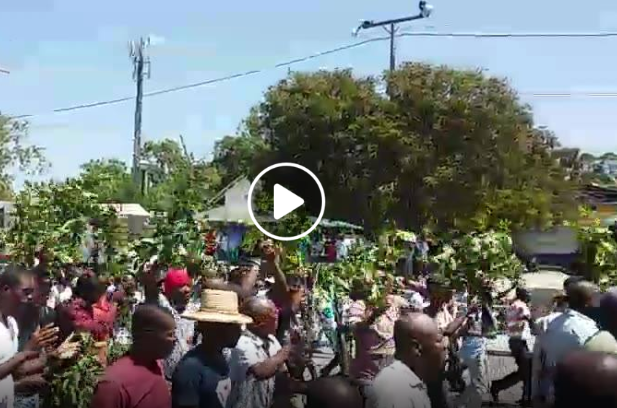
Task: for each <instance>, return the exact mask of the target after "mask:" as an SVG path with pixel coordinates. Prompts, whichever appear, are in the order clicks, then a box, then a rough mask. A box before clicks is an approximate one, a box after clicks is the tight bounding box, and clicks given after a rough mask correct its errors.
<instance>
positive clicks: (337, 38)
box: [0, 0, 617, 182]
mask: <svg viewBox="0 0 617 408" xmlns="http://www.w3.org/2000/svg"><path fill="white" fill-rule="evenodd" d="M432 4H433V5H434V7H435V11H434V14H433V16H431V18H430V19H429V20H423V21H420V22H416V23H412V24H410V25H408V26H406V27H405V30H408V31H409V30H417V31H434V32H591V31H594V32H598V31H617V2H615V1H614V0H590V1H588V2H586V4H585V5H583V4H582V3H581V2H580V1H576V2H575V1H573V0H542V1H537V0H535V1H534V0H518V1H503V0H501V1H495V0H466V1H462V0H434V1H433V2H432ZM416 11H417V3H416V1H415V0H407V1H402V0H382V1H368V0H353V1H352V0H336V1H334V0H329V1H327V0H312V1H309V2H291V1H283V0H269V1H259V2H255V1H248V0H228V1H214V2H212V1H203V0H202V1H195V0H184V1H179V2H170V1H165V2H164V1H158V0H154V1H153V0H149V1H142V0H131V1H120V0H106V1H104V2H98V1H78V0H55V1H54V0H3V1H2V2H0V15H1V16H2V23H1V24H0V67H4V68H8V69H10V70H11V74H10V75H0V110H1V111H2V112H3V113H6V114H40V115H39V116H37V117H35V118H33V119H32V120H31V134H30V140H31V141H32V142H33V143H36V144H38V145H40V146H43V147H45V148H46V151H47V157H48V159H49V160H50V162H51V164H52V168H51V170H50V171H49V172H48V174H47V175H46V177H54V178H62V177H66V176H70V175H74V174H76V173H77V172H78V169H79V166H80V165H81V164H82V163H84V162H86V161H88V160H90V159H93V158H99V157H117V158H121V159H125V160H130V157H131V149H132V142H131V138H132V131H133V109H134V106H133V103H132V102H129V103H123V104H118V105H113V106H106V107H101V108H94V109H87V110H82V111H73V112H68V113H61V114H55V115H50V114H48V113H49V112H50V111H51V110H52V109H54V108H59V107H64V106H71V105H74V104H79V103H87V102H94V101H97V100H105V99H113V98H116V97H123V96H130V95H132V94H133V93H134V83H133V82H132V79H131V69H132V68H131V63H130V61H129V58H128V51H127V45H126V44H127V41H128V40H130V39H134V38H137V37H139V36H141V35H149V34H153V35H155V36H156V37H160V38H162V39H164V41H162V43H159V44H155V45H154V46H152V47H151V49H150V55H151V60H152V78H151V79H150V80H149V81H147V82H146V85H145V87H146V88H145V89H146V91H153V90H157V89H161V88H167V87H173V86H177V85H184V84H187V83H192V82H199V81H202V80H206V79H209V78H215V77H219V76H224V75H227V74H231V73H235V72H239V71H245V70H250V69H259V68H269V67H271V66H273V65H274V64H276V63H278V62H281V61H285V60H288V59H292V58H296V57H301V56H304V55H307V54H312V53H315V52H318V51H322V50H326V49H329V48H334V47H337V46H340V45H344V44H347V43H351V42H353V41H356V40H354V39H353V38H351V35H350V33H351V29H352V28H354V26H356V25H357V24H358V22H359V21H360V20H362V19H365V18H369V19H381V18H391V17H399V16H404V15H409V14H415V13H416ZM381 35H383V32H382V31H379V30H371V31H367V32H364V33H361V35H360V39H362V38H369V37H371V36H381ZM615 49H617V38H608V39H460V38H455V39H453V38H418V37H413V38H403V39H400V40H399V41H398V50H397V55H398V60H399V61H403V60H415V61H426V62H432V63H439V64H449V65H452V66H456V67H466V68H472V67H482V68H485V69H486V70H487V71H488V72H489V73H491V74H495V75H499V76H506V77H508V78H509V79H510V80H511V82H512V84H513V85H514V86H515V87H516V88H517V89H518V90H520V91H521V92H522V93H523V94H524V95H525V96H524V100H525V101H527V102H529V103H531V104H532V106H533V108H534V111H535V113H536V122H537V123H538V124H540V125H546V126H548V127H550V128H551V129H553V130H555V131H556V132H557V134H558V136H559V137H560V140H561V141H562V143H563V144H565V145H570V146H579V147H581V148H583V149H585V150H587V151H591V152H594V153H598V152H604V151H617V114H615V112H617V98H589V97H584V96H576V97H572V98H538V97H532V96H530V95H529V94H531V93H543V92H547V93H550V92H574V93H576V92H613V91H614V92H617V74H615V72H616V71H615V66H616V65H617V53H615V52H614V50H615ZM387 64H388V45H387V43H373V44H370V45H367V46H365V47H362V48H356V49H352V50H349V51H344V52H340V53H337V54H333V55H329V56H326V57H323V58H320V59H316V60H312V61H309V62H306V63H302V64H298V65H296V66H294V67H293V69H294V70H315V69H319V68H336V67H344V68H346V67H353V68H354V69H355V70H356V71H357V72H358V73H359V74H378V73H380V71H381V70H383V69H384V68H386V67H387ZM286 73H287V69H285V68H282V69H278V70H275V69H269V70H267V71H266V72H264V73H262V74H258V75H255V76H250V77H246V78H241V79H236V80H232V81H228V82H223V83H218V84H214V85H211V86H205V87H201V88H197V89H191V90H188V91H184V92H178V93H174V94H167V95H163V96H158V97H153V98H148V99H145V101H144V119H143V132H144V137H145V138H146V139H149V140H153V139H154V140H156V139H161V138H165V137H170V138H177V135H178V134H182V135H184V137H185V140H186V141H187V144H188V147H189V149H190V150H192V151H194V152H196V153H197V154H199V155H208V154H209V153H210V152H211V151H212V148H213V145H214V142H215V141H216V140H217V139H219V138H221V137H223V136H224V135H226V134H233V133H234V131H235V130H236V128H237V126H238V125H239V123H240V122H241V120H242V119H243V118H244V117H245V116H246V114H247V113H248V110H249V109H250V107H251V106H252V105H254V104H256V103H258V102H259V101H260V99H261V97H262V94H263V92H264V91H265V90H266V89H267V88H268V86H270V85H273V84H275V83H276V81H277V80H279V79H280V78H282V77H283V76H285V75H286ZM17 179H18V181H19V182H21V181H23V179H24V176H23V175H17Z"/></svg>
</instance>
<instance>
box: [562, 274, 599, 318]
mask: <svg viewBox="0 0 617 408" xmlns="http://www.w3.org/2000/svg"><path fill="white" fill-rule="evenodd" d="M598 291H599V290H598V287H597V286H596V285H594V284H593V283H591V282H587V281H585V280H582V281H578V282H576V283H571V284H569V285H568V286H567V289H566V296H567V297H568V305H569V307H570V308H572V309H574V310H579V311H580V310H584V309H586V308H588V307H591V306H592V305H593V300H594V297H595V296H596V294H597V293H598Z"/></svg>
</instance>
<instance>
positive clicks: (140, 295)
mask: <svg viewBox="0 0 617 408" xmlns="http://www.w3.org/2000/svg"><path fill="white" fill-rule="evenodd" d="M261 249H262V250H263V252H262V254H261V255H262V256H261V258H251V259H246V260H244V261H243V262H242V263H241V265H240V266H239V267H237V268H235V269H233V270H232V271H231V272H230V274H229V276H228V277H227V279H222V278H220V279H206V278H200V277H199V276H191V274H190V273H189V272H188V271H187V270H185V269H167V268H165V269H163V268H162V267H161V266H159V265H157V263H156V262H153V263H152V264H147V265H145V267H144V271H142V272H140V274H139V276H135V277H130V276H127V277H124V278H123V279H121V280H120V281H117V282H104V281H103V280H102V279H101V278H100V277H99V276H97V274H95V273H93V272H91V271H88V270H80V271H78V272H76V273H73V272H71V271H70V270H68V269H67V270H65V271H57V275H56V276H55V277H54V279H50V278H49V271H48V270H47V268H46V265H45V262H44V260H43V261H41V262H40V264H39V266H37V267H35V268H34V269H32V270H25V269H22V268H19V267H9V268H7V269H6V270H5V271H4V272H3V273H2V274H0V317H1V321H0V323H1V324H0V407H1V408H5V407H8V408H12V407H23V408H30V407H32V408H36V407H41V408H45V407H44V406H43V401H44V398H42V396H43V395H44V394H45V393H46V392H48V391H47V386H48V384H47V382H48V378H49V375H48V374H49V373H48V370H49V367H50V366H51V365H52V363H51V362H52V361H53V360H54V359H59V358H61V355H60V354H61V353H62V347H63V346H65V345H66V344H67V342H70V341H71V339H72V336H73V335H74V334H75V333H82V332H85V333H89V334H90V335H91V336H92V338H93V339H94V340H95V341H96V342H97V343H100V344H104V345H105V344H107V343H109V342H120V343H125V344H127V345H128V346H129V349H128V352H127V353H126V355H124V356H122V357H121V358H119V359H117V360H115V361H109V359H108V356H107V354H106V350H107V348H106V347H100V348H99V349H98V350H99V352H98V358H99V361H100V363H101V364H102V365H103V366H104V367H105V373H104V375H103V376H102V377H101V378H100V379H99V381H98V384H97V385H96V389H95V392H94V395H93V398H92V401H91V407H92V408H146V407H147V408H172V407H173V408H206V407H207V408H244V407H248V408H271V407H272V408H279V407H280V408H283V407H285V408H287V407H290V408H298V407H301V406H305V407H309V408H313V407H318V406H319V407H338V408H342V407H350V408H351V407H366V408H412V407H413V408H425V407H426V408H429V407H432V408H445V407H466V408H479V407H481V406H482V405H483V404H486V403H489V402H491V400H492V402H498V401H499V396H500V393H501V392H502V391H503V390H505V389H507V388H510V387H512V386H514V385H516V384H519V383H522V384H523V386H522V388H523V391H522V395H521V400H520V401H519V403H520V404H521V405H522V406H531V405H533V406H536V407H555V408H563V407H575V406H576V407H580V406H582V404H593V406H594V407H609V406H610V407H617V389H616V387H612V386H611V381H613V380H614V379H615V378H616V376H617V341H616V340H615V336H616V335H617V294H615V293H613V292H608V293H604V294H601V293H600V292H599V290H598V288H596V287H595V286H594V285H593V284H592V283H589V282H586V281H584V280H582V279H580V278H576V277H572V278H570V279H568V280H567V281H566V282H565V284H564V293H563V295H561V296H559V297H557V298H556V299H555V304H554V307H553V309H552V310H551V311H550V313H548V314H546V315H544V316H537V315H535V314H534V313H533V312H532V310H531V309H532V308H531V307H530V296H529V293H528V292H527V291H526V290H525V289H524V288H517V289H516V290H515V293H516V295H515V297H514V299H510V300H507V303H506V308H505V313H504V317H505V331H506V333H507V335H508V336H509V346H510V351H511V353H512V356H513V357H514V360H515V362H516V366H517V369H516V370H515V371H514V372H512V373H511V374H509V375H508V376H506V377H505V378H502V379H491V378H490V376H489V364H490V362H489V358H488V352H487V347H488V346H487V344H488V341H489V338H490V337H491V336H492V334H493V333H494V332H495V330H496V329H497V327H498V326H499V322H498V320H499V319H498V318H497V313H495V312H494V309H495V308H496V307H497V306H496V303H497V302H498V299H499V298H501V297H502V296H504V295H505V294H495V293H494V290H492V289H491V288H490V287H488V286H487V287H484V288H481V289H477V288H476V289H472V288H470V290H469V293H462V292H459V293H457V292H455V291H454V290H452V289H451V288H449V287H447V285H446V284H445V282H444V281H442V280H440V279H438V278H437V277H431V276H429V277H428V279H426V280H418V281H411V280H408V279H400V280H399V281H397V282H398V284H397V285H391V286H389V288H390V289H388V293H387V296H386V297H385V301H384V302H383V303H382V304H379V305H376V304H373V303H372V302H369V300H368V299H369V294H370V284H371V283H370V282H366V281H354V282H351V283H350V284H351V291H350V295H349V300H348V302H347V303H346V306H345V307H341V308H340V309H341V311H342V313H341V316H340V317H339V318H335V319H334V321H335V322H336V323H335V324H325V323H324V322H325V321H326V320H332V318H333V317H332V313H331V312H332V310H331V309H332V308H330V309H328V310H330V313H328V314H327V315H324V316H323V318H324V319H323V322H322V323H324V324H322V325H321V330H322V331H323V334H325V337H326V338H328V339H329V340H330V346H331V347H332V349H333V350H334V351H335V354H334V358H333V360H332V362H331V364H328V365H327V366H326V367H324V368H323V370H322V371H321V372H320V373H317V372H316V370H315V369H314V367H312V365H313V364H312V361H311V353H310V352H309V350H310V349H311V347H312V346H313V344H312V340H313V339H310V338H307V327H303V326H305V324H306V322H305V319H302V318H301V317H299V316H300V314H301V312H302V311H303V310H305V306H306V304H307V303H315V300H314V299H312V298H313V294H312V293H311V285H310V282H307V280H306V279H303V278H302V277H295V276H287V275H285V274H284V273H283V272H282V271H281V268H280V266H279V259H278V257H279V255H278V252H277V250H276V249H275V248H274V247H273V246H272V245H268V244H264V245H263V247H262V248H261ZM268 282H269V283H268ZM307 297H308V298H309V299H310V302H307ZM334 309H335V311H336V310H339V307H334ZM324 310H325V309H324ZM121 311H128V319H122V318H120V316H121V315H122V314H123V313H124V312H121ZM335 313H336V312H335ZM345 339H352V340H353V352H352V353H351V361H350V364H349V367H348V372H347V370H346V369H345V367H344V366H345V364H344V361H345V358H344V356H343V355H342V354H341V353H343V352H344V351H343V349H344V347H341V343H342V342H345ZM336 367H339V372H340V373H339V375H336V374H335V375H331V373H334V372H335V370H336ZM307 371H308V373H311V375H308V376H307ZM491 380H493V381H492V382H491Z"/></svg>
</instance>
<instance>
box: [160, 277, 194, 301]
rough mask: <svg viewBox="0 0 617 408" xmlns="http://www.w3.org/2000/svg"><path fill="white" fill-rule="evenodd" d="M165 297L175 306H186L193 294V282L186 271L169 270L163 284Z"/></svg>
mask: <svg viewBox="0 0 617 408" xmlns="http://www.w3.org/2000/svg"><path fill="white" fill-rule="evenodd" d="M163 289H164V290H165V296H167V298H168V299H169V300H170V301H171V302H172V303H174V304H175V305H186V304H187V303H188V302H189V300H191V295H192V293H193V280H192V279H191V277H190V275H189V273H188V271H187V270H186V269H170V270H169V271H167V274H166V275H165V280H164V282H163Z"/></svg>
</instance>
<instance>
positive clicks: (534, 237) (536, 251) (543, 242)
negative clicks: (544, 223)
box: [513, 227, 578, 255]
mask: <svg viewBox="0 0 617 408" xmlns="http://www.w3.org/2000/svg"><path fill="white" fill-rule="evenodd" d="M513 240H514V245H515V248H516V249H517V251H519V252H521V253H523V254H528V255H570V254H572V253H575V252H577V251H578V241H577V237H576V231H575V230H574V229H572V228H570V227H556V228H553V229H551V230H547V231H522V232H518V233H516V234H514V236H513Z"/></svg>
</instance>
